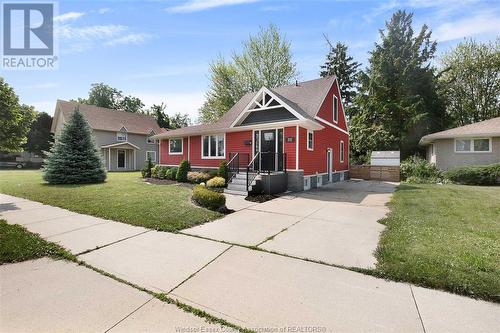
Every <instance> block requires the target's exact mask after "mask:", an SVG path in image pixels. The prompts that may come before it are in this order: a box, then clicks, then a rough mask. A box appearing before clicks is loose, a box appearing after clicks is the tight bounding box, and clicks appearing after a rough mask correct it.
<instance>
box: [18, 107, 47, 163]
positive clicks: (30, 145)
mask: <svg viewBox="0 0 500 333" xmlns="http://www.w3.org/2000/svg"><path fill="white" fill-rule="evenodd" d="M51 125H52V117H51V116H50V115H49V114H47V113H45V112H40V113H38V114H37V116H36V120H35V121H34V122H33V123H32V124H31V127H30V131H29V133H28V141H27V142H26V145H25V146H24V148H25V150H26V151H29V152H31V153H35V154H37V155H40V156H43V155H45V152H47V151H49V149H50V147H51V145H52V133H50V128H51Z"/></svg>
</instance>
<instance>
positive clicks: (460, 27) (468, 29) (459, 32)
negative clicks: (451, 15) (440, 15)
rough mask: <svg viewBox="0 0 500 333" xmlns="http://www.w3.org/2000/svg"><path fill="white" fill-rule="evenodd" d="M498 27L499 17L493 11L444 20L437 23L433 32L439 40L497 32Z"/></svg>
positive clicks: (499, 25)
mask: <svg viewBox="0 0 500 333" xmlns="http://www.w3.org/2000/svg"><path fill="white" fill-rule="evenodd" d="M498 27H500V17H499V16H498V15H496V14H495V13H491V12H484V13H479V14H477V15H475V16H473V17H467V18H464V19H460V20H456V21H451V22H445V23H442V24H441V25H439V26H438V27H437V28H436V29H435V30H434V32H433V35H434V37H435V38H436V39H437V40H438V41H439V42H446V41H450V40H456V39H461V38H465V37H472V36H475V35H479V34H484V33H491V34H497V33H498V31H499V30H498Z"/></svg>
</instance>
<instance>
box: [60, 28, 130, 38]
mask: <svg viewBox="0 0 500 333" xmlns="http://www.w3.org/2000/svg"><path fill="white" fill-rule="evenodd" d="M125 30H127V27H126V26H124V25H117V24H108V25H90V26H84V27H73V26H71V25H62V26H60V27H58V28H57V30H56V33H57V34H58V36H59V37H61V38H65V39H77V40H82V39H83V40H93V39H101V40H102V39H106V38H110V37H116V36H118V35H119V34H121V33H122V32H124V31H125Z"/></svg>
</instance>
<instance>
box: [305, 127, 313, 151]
mask: <svg viewBox="0 0 500 333" xmlns="http://www.w3.org/2000/svg"><path fill="white" fill-rule="evenodd" d="M309 134H312V147H310V148H309ZM306 146H307V150H309V151H314V131H311V130H307V142H306Z"/></svg>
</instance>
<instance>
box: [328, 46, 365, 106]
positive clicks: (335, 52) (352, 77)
mask: <svg viewBox="0 0 500 333" xmlns="http://www.w3.org/2000/svg"><path fill="white" fill-rule="evenodd" d="M325 39H326V42H327V43H328V45H329V46H330V51H329V52H328V54H327V55H326V61H325V64H324V65H322V66H321V72H320V74H319V75H320V76H321V77H327V76H331V75H335V76H337V80H338V83H339V88H340V93H341V95H342V98H343V99H344V100H343V102H344V104H345V105H346V106H350V105H351V104H352V101H353V100H354V97H356V91H357V86H358V84H357V83H358V78H357V76H358V73H359V69H358V68H359V67H360V66H361V64H360V63H359V62H357V61H354V58H353V57H351V56H349V55H348V52H347V45H345V44H343V43H341V42H337V44H336V45H333V44H332V43H331V42H330V40H329V39H328V37H327V36H325Z"/></svg>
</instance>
